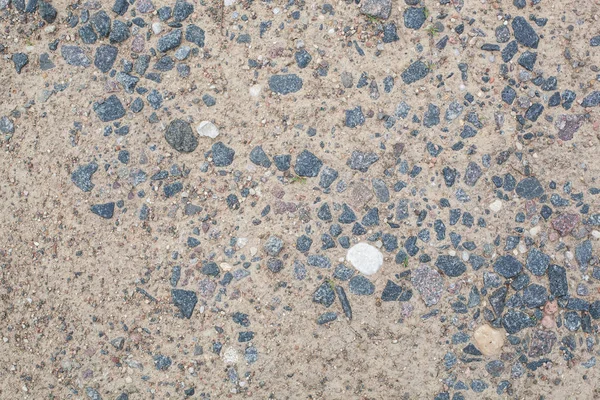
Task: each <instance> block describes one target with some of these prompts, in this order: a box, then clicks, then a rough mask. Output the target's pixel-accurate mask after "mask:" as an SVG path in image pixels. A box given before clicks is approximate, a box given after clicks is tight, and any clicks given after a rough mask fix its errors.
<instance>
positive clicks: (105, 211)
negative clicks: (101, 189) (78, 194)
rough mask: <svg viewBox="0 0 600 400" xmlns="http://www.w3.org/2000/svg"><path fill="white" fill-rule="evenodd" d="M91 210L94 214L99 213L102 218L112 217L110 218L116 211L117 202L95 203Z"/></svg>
mask: <svg viewBox="0 0 600 400" xmlns="http://www.w3.org/2000/svg"><path fill="white" fill-rule="evenodd" d="M90 210H91V211H92V212H93V213H94V214H96V215H99V216H100V217H102V218H105V219H110V218H112V216H113V214H114V211H115V203H114V202H110V203H104V204H94V205H93V206H91V207H90Z"/></svg>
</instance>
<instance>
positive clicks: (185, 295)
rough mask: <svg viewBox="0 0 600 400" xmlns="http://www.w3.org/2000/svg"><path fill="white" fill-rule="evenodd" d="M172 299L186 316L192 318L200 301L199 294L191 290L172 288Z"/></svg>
mask: <svg viewBox="0 0 600 400" xmlns="http://www.w3.org/2000/svg"><path fill="white" fill-rule="evenodd" d="M171 299H172V301H173V304H174V305H175V307H177V308H178V309H179V311H180V312H181V315H183V317H184V318H187V319H190V318H191V317H192V314H193V312H194V308H195V307H196V303H197V302H198V296H196V293H195V292H193V291H191V290H183V289H171Z"/></svg>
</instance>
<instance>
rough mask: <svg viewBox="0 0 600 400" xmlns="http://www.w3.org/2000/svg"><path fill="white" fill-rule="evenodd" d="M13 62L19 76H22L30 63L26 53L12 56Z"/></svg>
mask: <svg viewBox="0 0 600 400" xmlns="http://www.w3.org/2000/svg"><path fill="white" fill-rule="evenodd" d="M12 60H13V64H14V65H15V70H16V71H17V74H20V73H21V70H22V69H23V67H25V66H26V65H27V63H29V56H28V55H27V54H25V53H15V54H13V56H12Z"/></svg>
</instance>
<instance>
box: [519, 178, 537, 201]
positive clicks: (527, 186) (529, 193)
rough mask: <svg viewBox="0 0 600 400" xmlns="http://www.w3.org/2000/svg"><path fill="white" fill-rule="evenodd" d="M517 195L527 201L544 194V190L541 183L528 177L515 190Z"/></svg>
mask: <svg viewBox="0 0 600 400" xmlns="http://www.w3.org/2000/svg"><path fill="white" fill-rule="evenodd" d="M515 191H516V193H517V195H519V196H520V197H523V198H525V199H527V200H531V199H535V198H536V197H540V196H541V195H543V194H544V188H543V187H542V185H541V184H540V181H538V180H537V178H534V177H528V178H525V179H523V180H521V181H520V182H519V183H518V184H517V187H516V188H515Z"/></svg>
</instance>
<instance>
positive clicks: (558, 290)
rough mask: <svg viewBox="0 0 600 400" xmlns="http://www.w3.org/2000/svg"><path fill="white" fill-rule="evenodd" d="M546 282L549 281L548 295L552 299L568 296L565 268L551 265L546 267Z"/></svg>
mask: <svg viewBox="0 0 600 400" xmlns="http://www.w3.org/2000/svg"><path fill="white" fill-rule="evenodd" d="M548 280H549V281H550V293H551V294H552V295H553V296H554V297H564V296H567V295H568V294H569V284H568V282H567V271H566V270H565V268H563V267H561V266H559V265H555V264H551V265H550V266H549V267H548Z"/></svg>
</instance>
